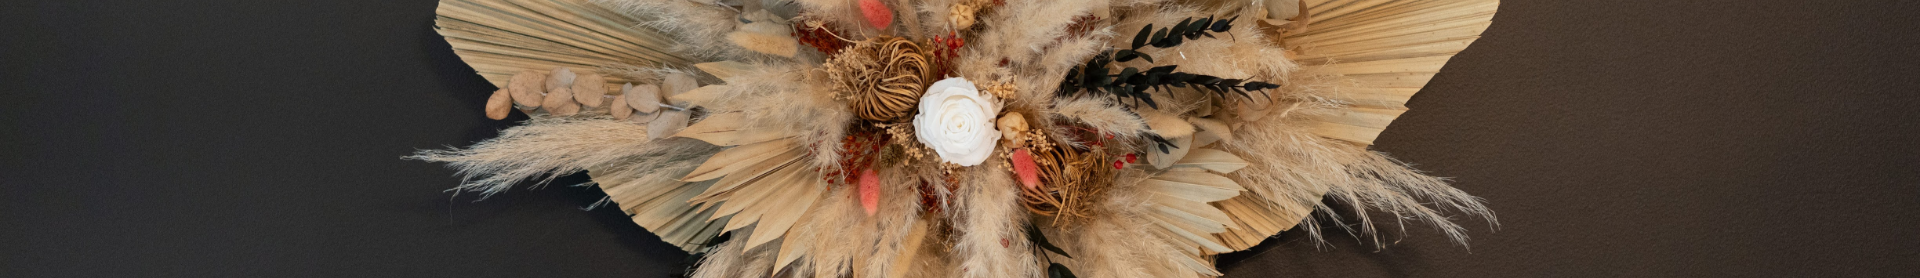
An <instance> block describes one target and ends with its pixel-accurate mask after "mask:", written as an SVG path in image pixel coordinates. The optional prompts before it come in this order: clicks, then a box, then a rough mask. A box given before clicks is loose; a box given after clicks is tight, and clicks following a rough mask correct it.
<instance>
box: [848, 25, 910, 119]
mask: <svg viewBox="0 0 1920 278" xmlns="http://www.w3.org/2000/svg"><path fill="white" fill-rule="evenodd" d="M826 71H827V77H828V78H829V79H830V80H831V81H830V82H832V84H833V86H834V89H835V90H834V91H835V92H836V95H837V98H840V99H845V100H847V104H848V105H849V106H850V108H851V109H852V110H853V113H854V115H856V116H859V117H860V118H861V119H867V120H871V121H880V122H892V121H895V120H898V119H903V118H906V116H909V115H912V112H913V109H914V105H916V104H918V103H919V101H920V94H922V93H925V92H924V91H925V89H926V87H927V84H928V83H931V81H933V80H932V79H933V76H932V75H933V74H932V73H933V68H932V64H930V63H928V61H927V51H926V48H923V47H921V46H920V45H919V44H916V43H914V42H913V41H909V40H907V39H903V38H898V37H879V38H874V39H872V40H870V41H867V42H862V43H860V44H859V45H855V46H854V47H851V48H848V49H847V50H846V51H842V52H841V53H840V54H839V55H835V56H834V57H833V59H832V60H829V61H827V65H826Z"/></svg>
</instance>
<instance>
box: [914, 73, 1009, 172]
mask: <svg viewBox="0 0 1920 278" xmlns="http://www.w3.org/2000/svg"><path fill="white" fill-rule="evenodd" d="M999 113H1000V104H999V103H996V102H994V101H993V100H992V99H989V98H987V97H986V96H982V95H980V89H978V88H975V87H974V86H973V82H967V80H966V79H962V78H948V79H946V80H940V82H934V83H933V85H929V86H927V93H926V94H925V95H922V96H921V97H920V114H917V115H914V116H913V127H914V132H913V133H914V135H915V136H914V137H918V138H919V139H920V143H922V144H926V145H927V147H929V148H932V149H933V152H934V153H936V154H939V155H940V160H941V161H945V162H948V163H953V164H959V165H960V166H974V165H980V163H981V162H985V161H987V157H988V156H991V155H992V154H993V148H994V145H995V144H997V143H999V141H1000V130H999V129H998V128H997V127H996V126H995V125H994V120H995V119H997V117H996V116H997V115H999Z"/></svg>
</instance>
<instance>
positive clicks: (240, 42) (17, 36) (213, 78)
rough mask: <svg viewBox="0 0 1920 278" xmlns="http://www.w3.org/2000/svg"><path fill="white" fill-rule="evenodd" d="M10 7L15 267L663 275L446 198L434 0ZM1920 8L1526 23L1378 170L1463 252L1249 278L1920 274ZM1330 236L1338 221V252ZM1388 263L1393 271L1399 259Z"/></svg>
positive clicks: (477, 116) (1783, 6)
mask: <svg viewBox="0 0 1920 278" xmlns="http://www.w3.org/2000/svg"><path fill="white" fill-rule="evenodd" d="M162 2H163V1H26V2H21V1H12V2H9V3H6V4H0V36H3V37H4V39H0V69H4V71H0V102H4V106H0V273H6V274H5V275H4V276H14V277H42V276H93V277H98V276H416V277H417V276H484V277H527V276H558V277H664V276H666V275H668V273H670V272H675V271H677V269H678V268H679V267H680V266H681V264H680V263H681V262H680V261H681V259H683V258H684V254H683V253H681V252H680V251H678V250H676V249H675V248H673V247H672V246H669V245H667V244H665V243H661V242H659V241H658V240H656V239H654V238H653V236H652V235H650V234H648V233H645V232H643V231H642V230H640V228H639V227H638V226H636V225H634V224H632V223H631V222H629V221H627V220H626V219H625V218H624V217H623V216H622V215H620V213H619V212H617V211H615V210H612V209H599V210H593V211H582V210H581V209H580V208H581V207H583V206H586V205H588V204H589V203H591V202H592V201H594V200H596V199H598V197H599V196H598V195H597V194H599V193H598V192H597V191H596V190H593V189H588V188H575V187H567V186H564V185H565V184H570V182H580V181H583V180H582V179H578V178H570V179H563V180H562V181H561V182H560V183H558V184H559V185H556V186H549V187H545V188H540V189H534V190H514V191H511V192H510V193H507V194H502V195H498V196H495V197H494V198H492V199H488V200H484V201H476V196H472V195H459V196H449V194H448V193H447V192H443V191H442V190H444V189H446V188H450V187H452V186H453V185H454V184H455V183H457V182H459V180H458V179H457V178H454V177H452V174H453V173H452V172H451V171H449V170H446V169H445V168H443V167H442V166H440V165H433V164H427V163H421V162H414V161H401V160H399V157H400V156H402V155H406V154H408V153H411V152H413V151H414V150H417V149H423V148H442V147H444V146H447V145H465V144H468V143H470V142H474V141H478V140H481V139H484V138H488V137H491V136H492V134H493V133H494V132H495V131H496V130H499V129H501V128H505V127H507V126H508V123H507V122H495V121H489V120H486V119H485V118H484V117H482V115H481V106H482V104H483V103H484V102H485V101H486V96H487V95H488V94H489V93H490V92H491V91H492V88H491V86H490V85H488V84H487V83H486V82H485V81H484V80H481V79H480V77H479V76H476V75H473V74H471V72H470V70H469V69H467V68H466V67H465V66H464V65H462V64H461V63H460V62H459V60H458V59H457V58H456V57H454V55H453V53H452V52H451V51H449V50H447V45H446V43H445V42H444V41H441V40H439V38H438V37H437V36H436V35H434V33H433V31H432V30H431V25H432V19H433V8H434V7H433V6H434V1H431V0H419V1H211V0H186V1H165V2H167V3H162ZM1915 14H1920V3H1916V2H1914V1H1653V0H1627V1H1597V0H1562V1H1508V2H1507V3H1504V4H1503V6H1502V7H1501V11H1500V14H1499V16H1498V17H1497V18H1496V19H1495V23H1494V25H1493V27H1492V28H1491V29H1489V30H1487V32H1486V34H1485V35H1486V37H1485V38H1483V39H1481V40H1480V41H1479V42H1478V43H1477V44H1476V45H1474V47H1473V48H1471V49H1469V50H1467V52H1465V53H1462V54H1461V55H1459V56H1457V57H1456V58H1454V60H1453V62H1452V63H1451V64H1449V65H1448V66H1447V68H1446V70H1445V72H1443V73H1441V74H1440V75H1439V77H1437V78H1435V79H1434V81H1433V83H1432V84H1431V85H1429V86H1428V87H1427V88H1426V90H1425V91H1423V92H1422V93H1421V94H1420V95H1419V96H1417V97H1415V98H1414V100H1413V102H1412V103H1411V104H1410V106H1411V107H1412V108H1413V110H1412V112H1409V113H1407V114H1406V115H1405V116H1404V117H1402V118H1401V119H1400V120H1399V122H1397V123H1395V124H1394V126H1393V127H1392V128H1391V129H1389V130H1388V131H1387V132H1386V133H1385V134H1384V135H1383V136H1381V138H1380V140H1379V145H1378V146H1377V147H1376V148H1377V149H1379V150H1382V151H1386V152H1390V153H1393V154H1394V155H1396V156H1397V157H1399V158H1401V159H1403V160H1405V161H1408V162H1413V163H1417V164H1419V165H1420V167H1421V168H1422V169H1425V170H1428V171H1430V172H1432V173H1435V174H1437V175H1440V176H1446V177H1453V178H1454V179H1455V180H1456V181H1457V186H1458V187H1460V188H1462V189H1465V190H1467V191H1469V192H1472V193H1475V194H1477V195H1479V196H1482V197H1485V198H1486V199H1487V200H1488V202H1489V204H1490V205H1491V206H1492V207H1493V208H1494V210H1495V211H1496V212H1498V213H1499V217H1500V220H1501V226H1500V227H1499V229H1498V230H1497V231H1496V230H1493V229H1489V228H1487V227H1486V226H1485V225H1484V222H1476V221H1477V220H1468V222H1467V223H1469V225H1478V226H1477V227H1474V230H1473V231H1472V233H1471V235H1472V236H1473V237H1474V240H1473V242H1472V245H1471V248H1464V247H1460V246H1454V245H1452V244H1450V243H1448V242H1447V241H1446V240H1445V238H1444V237H1443V236H1441V235H1439V234H1437V233H1435V232H1433V230H1432V229H1430V228H1428V227H1418V226H1414V227H1408V228H1407V230H1406V231H1405V232H1403V233H1393V234H1390V235H1388V236H1390V237H1392V238H1393V239H1399V241H1398V242H1397V243H1394V244H1391V245H1389V246H1373V245H1369V244H1362V243H1361V241H1360V240H1356V239H1353V238H1350V237H1344V236H1333V237H1330V239H1331V240H1330V242H1329V243H1328V244H1326V245H1324V246H1316V245H1315V244H1313V243H1312V242H1310V241H1307V240H1306V239H1305V237H1304V236H1303V235H1302V234H1301V233H1299V232H1297V231H1295V232H1288V233H1285V234H1283V235H1282V236H1281V237H1279V238H1276V239H1271V240H1269V241H1268V243H1267V244H1265V245H1263V246H1261V247H1256V248H1255V249H1254V250H1253V251H1250V252H1248V253H1243V254H1235V255H1231V256H1228V257H1226V258H1223V260H1222V267H1223V269H1224V270H1225V271H1226V272H1227V273H1229V277H1275V276H1329V277H1373V276H1438V277H1462V276H1464V277H1516V276H1518V277H1542V276H1547V277H1582V276H1606V277H1612V276H1688V277H1692V276H1920V239H1916V237H1915V236H1914V235H1913V233H1912V231H1915V230H1920V224H1916V223H1920V222H1916V221H1920V144H1916V143H1914V142H1920V54H1917V53H1920V51H1916V49H1920V21H1916V20H1914V19H1912V18H1913V15H1915ZM1329 232H1334V233H1337V231H1329ZM1380 247H1384V248H1385V249H1380V250H1377V248H1380Z"/></svg>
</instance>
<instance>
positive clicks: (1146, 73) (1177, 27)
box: [1060, 17, 1280, 109]
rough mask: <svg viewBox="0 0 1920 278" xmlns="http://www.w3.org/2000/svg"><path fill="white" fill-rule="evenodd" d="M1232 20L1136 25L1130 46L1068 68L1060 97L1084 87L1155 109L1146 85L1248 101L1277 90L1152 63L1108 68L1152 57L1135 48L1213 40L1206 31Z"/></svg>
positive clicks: (1228, 24)
mask: <svg viewBox="0 0 1920 278" xmlns="http://www.w3.org/2000/svg"><path fill="white" fill-rule="evenodd" d="M1238 19H1239V17H1234V18H1230V19H1226V20H1214V19H1213V18H1212V17H1207V18H1204V19H1200V20H1194V19H1193V18H1187V19H1185V20H1181V21H1180V23H1177V24H1174V25H1173V26H1172V27H1166V28H1160V29H1157V31H1156V29H1154V28H1153V25H1152V24H1148V25H1147V26H1146V27H1142V28H1140V33H1139V34H1138V35H1135V36H1134V37H1133V44H1132V45H1131V47H1132V48H1129V49H1118V50H1113V49H1109V50H1107V51H1102V52H1101V53H1100V54H1096V55H1094V57H1093V59H1091V60H1088V61H1087V64H1086V65H1082V66H1078V67H1074V68H1073V69H1071V70H1068V71H1067V76H1066V78H1065V80H1063V81H1061V82H1060V96H1063V97H1065V96H1073V95H1077V94H1080V93H1081V92H1082V91H1084V92H1087V93H1089V94H1093V95H1113V96H1114V97H1116V98H1119V99H1121V100H1126V99H1133V100H1134V103H1135V104H1136V105H1137V104H1146V105H1147V106H1148V107H1152V108H1156V109H1157V108H1160V104H1158V103H1155V102H1154V101H1153V97H1151V96H1150V95H1148V94H1147V90H1148V89H1158V90H1161V91H1166V90H1170V89H1172V88H1187V87H1189V86H1191V87H1192V88H1195V89H1200V90H1203V91H1208V92H1212V93H1215V94H1218V95H1220V96H1221V97H1228V96H1229V93H1232V94H1238V95H1240V96H1241V97H1245V98H1248V99H1252V98H1253V95H1251V94H1249V92H1261V94H1263V95H1264V94H1265V90H1268V89H1274V88H1279V87H1280V85H1277V84H1273V83H1267V82H1261V81H1247V80H1244V79H1231V78H1220V77H1217V76H1212V75H1205V74H1194V73H1187V72H1178V71H1174V70H1175V69H1176V68H1178V67H1179V66H1177V65H1166V66H1158V67H1152V68H1148V69H1146V70H1141V69H1139V68H1134V67H1122V68H1120V69H1119V71H1118V72H1114V71H1113V69H1112V68H1110V67H1108V66H1109V65H1111V64H1112V63H1114V62H1128V61H1133V59H1144V60H1146V61H1147V62H1148V63H1152V62H1153V56H1151V55H1147V54H1146V53H1143V52H1140V51H1139V50H1140V48H1142V47H1147V46H1153V47H1155V48H1167V47H1174V46H1179V45H1180V44H1182V43H1185V42H1186V41H1187V40H1194V39H1199V38H1200V37H1208V38H1215V37H1214V36H1213V34H1212V33H1217V32H1226V31H1227V30H1230V29H1233V22H1234V21H1235V20H1238Z"/></svg>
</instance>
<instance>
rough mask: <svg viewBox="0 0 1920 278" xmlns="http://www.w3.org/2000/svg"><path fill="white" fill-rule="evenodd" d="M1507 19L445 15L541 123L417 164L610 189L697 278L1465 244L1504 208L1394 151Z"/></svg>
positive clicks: (809, 3) (871, 1)
mask: <svg viewBox="0 0 1920 278" xmlns="http://www.w3.org/2000/svg"><path fill="white" fill-rule="evenodd" d="M1497 6H1498V2H1497V1H1495V0H1450V1H1420V0H1415V1H1375V0H1324V1H1321V0H1310V1H1307V2H1305V3H1302V2H1301V1H1299V0H442V1H441V4H440V8H439V10H438V14H439V19H438V21H437V22H438V24H437V28H438V30H439V31H440V33H441V34H442V35H443V36H445V37H446V38H447V40H448V42H449V43H450V44H451V45H453V47H454V50H455V51H456V53H458V54H459V55H460V56H461V58H462V59H463V60H465V61H466V62H467V63H468V64H470V65H472V66H473V68H474V69H475V70H476V71H477V72H478V73H479V74H480V75H481V76H483V77H485V78H487V79H488V80H489V81H491V82H493V83H494V84H495V85H497V86H498V87H499V88H501V89H500V90H499V91H496V92H494V93H493V96H492V97H491V99H489V100H488V103H487V106H486V111H485V114H486V116H487V117H490V118H493V119H505V118H507V117H508V116H510V115H511V114H512V113H514V111H516V110H518V111H521V113H524V114H526V115H528V116H529V117H530V118H531V119H529V120H526V121H525V122H524V124H523V125H520V126H517V127H513V128H510V129H507V130H505V131H504V132H502V134H501V135H500V136H499V137H497V138H493V139H490V140H487V141H484V142H480V143H478V144H476V145H474V146H471V147H466V148H456V149H449V150H430V151H422V152H420V153H418V154H416V155H414V156H411V157H410V158H412V159H419V160H425V161H433V162H443V163H447V164H449V165H451V166H452V167H454V168H456V169H458V170H459V171H460V172H461V174H462V175H464V176H466V177H467V179H468V182H467V183H465V184H462V185H460V186H459V187H458V188H457V189H456V190H459V191H471V192H479V193H482V194H486V195H491V194H495V193H499V192H501V191H503V190H505V189H508V188H510V187H512V186H515V185H518V184H523V183H529V182H531V183H536V184H543V183H546V182H550V181H552V180H553V179H554V178H555V177H557V176H561V175H568V174H574V173H580V172H585V173H587V174H588V175H589V176H591V178H592V180H593V182H592V184H591V185H593V186H598V187H600V188H601V189H603V190H604V191H605V192H606V193H607V195H608V199H607V200H606V202H607V203H608V204H613V205H617V206H618V207H619V208H620V209H621V210H623V211H625V212H627V213H628V214H629V215H631V216H632V218H633V220H634V222H636V223H638V224H639V225H641V226H642V227H645V228H646V229H647V230H649V231H651V232H653V233H654V234H656V235H659V236H660V238H661V239H662V240H664V241H666V242H668V243H672V244H674V245H678V246H680V247H681V248H684V249H685V250H687V251H688V252H689V253H692V254H695V255H696V257H697V258H698V260H697V264H696V266H694V267H693V268H691V270H690V271H689V273H687V274H688V275H690V276H693V277H848V276H853V277H1076V276H1086V277H1210V276H1220V275H1221V274H1220V272H1218V271H1216V270H1215V269H1214V268H1213V266H1212V258H1213V257H1214V256H1215V255H1218V254H1222V253H1228V252H1235V251H1241V250H1245V249H1247V248H1250V247H1252V246H1254V245H1256V244H1259V243H1260V242H1261V241H1263V240H1265V239H1266V238H1268V237H1271V236H1274V235H1276V234H1278V233H1279V232H1281V231H1283V230H1286V229H1289V228H1292V227H1295V226H1296V225H1298V226H1302V227H1305V228H1309V229H1311V230H1315V231H1317V230H1319V228H1318V227H1321V226H1331V227H1339V228H1344V229H1346V230H1347V231H1349V232H1352V233H1354V234H1355V235H1358V236H1362V237H1366V238H1371V239H1373V240H1374V241H1375V242H1376V243H1378V242H1379V241H1380V239H1379V238H1380V236H1379V235H1378V233H1377V232H1376V229H1377V228H1376V227H1377V226H1379V225H1383V224H1382V223H1378V222H1392V223H1391V224H1385V225H1406V222H1420V223H1421V224H1424V225H1430V226H1433V227H1435V228H1437V229H1438V230H1440V231H1443V232H1445V233H1446V234H1447V235H1449V236H1451V237H1453V239H1454V240H1456V241H1458V242H1462V243H1464V241H1465V236H1464V234H1463V233H1462V232H1461V231H1462V227H1460V226H1459V225H1458V224H1456V223H1454V222H1453V221H1452V219H1451V218H1450V216H1449V214H1450V213H1463V214H1468V215H1473V216H1477V217H1480V218H1482V219H1485V220H1486V221H1488V222H1489V223H1491V222H1493V219H1492V214H1491V212H1489V211H1488V210H1487V209H1486V207H1484V206H1483V205H1482V204H1481V203H1480V201H1479V200H1478V199H1476V198H1474V197H1472V196H1469V195H1467V194H1466V193H1464V192H1462V191H1460V190H1456V189H1454V188H1452V187H1450V186H1448V185H1447V184H1446V181H1445V180H1444V179H1441V178H1436V177H1432V176H1428V175H1425V174H1423V173H1421V172H1419V171H1416V170H1413V169H1411V168H1409V167H1408V166H1407V165H1406V164H1403V163H1400V162H1398V161H1395V160H1393V159H1391V158H1389V157H1387V156H1385V155H1384V154H1382V153H1378V152H1374V151H1370V150H1368V146H1369V145H1371V144H1372V142H1373V139H1374V138H1375V137H1376V136H1378V135H1379V134H1380V132H1381V131H1382V130H1383V129H1385V128H1386V127H1387V125H1388V124H1389V123H1390V122H1392V121H1393V119H1394V118H1396V117H1398V116H1399V115H1400V113H1402V112H1403V111H1406V108H1405V107H1404V104H1405V103H1406V101H1407V100H1408V99H1409V98H1410V97H1412V95H1413V94H1414V93H1415V92H1418V91H1419V89H1420V88H1421V87H1422V86H1424V85H1425V84H1426V81H1427V80H1428V79H1430V78H1432V77H1433V75H1434V74H1435V73H1437V72H1438V71H1439V69H1440V67H1441V66H1442V65H1444V64H1445V63H1446V61H1447V59H1449V58H1451V57H1452V55H1453V54H1454V53H1457V52H1459V51H1461V50H1463V49H1465V48H1466V46H1467V45H1468V44H1470V43H1471V42H1472V41H1473V40H1474V39H1476V38H1478V35H1479V33H1480V32H1481V31H1482V30H1485V28H1486V27H1487V26H1488V25H1489V24H1490V22H1491V19H1492V17H1493V14H1494V12H1495V9H1496V8H1497ZM1323 200H1327V201H1331V202H1337V203H1344V204H1345V206H1343V208H1351V209H1352V210H1353V211H1352V212H1353V213H1349V214H1348V215H1351V216H1350V217H1351V219H1341V218H1339V217H1335V216H1336V215H1339V214H1335V213H1331V212H1334V211H1333V210H1335V207H1334V206H1330V205H1329V204H1328V203H1323ZM1315 211H1324V212H1329V213H1325V214H1322V215H1323V217H1308V216H1309V215H1310V214H1312V213H1313V212H1315ZM1369 211H1372V212H1374V213H1385V214H1390V215H1392V216H1393V217H1394V218H1393V219H1387V220H1383V221H1379V220H1376V219H1371V218H1369V217H1368V215H1369V214H1368V212H1369ZM1313 236H1314V238H1315V239H1319V237H1320V235H1319V234H1318V233H1313Z"/></svg>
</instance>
